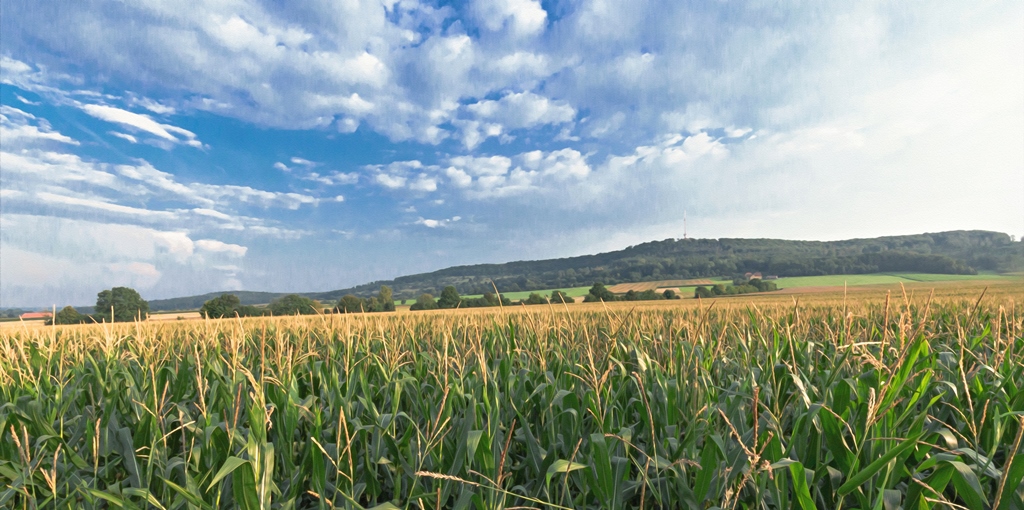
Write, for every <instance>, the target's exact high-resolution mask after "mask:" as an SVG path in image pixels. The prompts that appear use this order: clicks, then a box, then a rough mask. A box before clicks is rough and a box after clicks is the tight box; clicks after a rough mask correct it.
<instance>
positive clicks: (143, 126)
mask: <svg viewBox="0 0 1024 510" xmlns="http://www.w3.org/2000/svg"><path fill="white" fill-rule="evenodd" d="M80 108H81V109H82V111H84V112H85V113H88V114H89V115H92V116H93V117H96V118H97V119H100V120H105V121H107V122H113V123H115V124H120V125H122V126H125V127H129V128H134V129H136V130H138V131H143V132H146V133H149V134H151V135H156V136H157V137H159V138H161V139H163V140H165V141H168V142H172V143H184V144H185V145H190V146H192V147H199V148H201V147H202V146H203V144H202V142H200V141H199V140H197V139H196V135H195V133H193V132H191V131H189V130H187V129H183V128H180V127H177V126H173V125H171V124H161V123H159V122H157V121H155V120H153V118H152V117H150V116H149V115H144V114H141V113H134V112H130V111H128V110H122V109H121V108H115V107H113V106H106V105H98V104H84V105H81V106H80Z"/></svg>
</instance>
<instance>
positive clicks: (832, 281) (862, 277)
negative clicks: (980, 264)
mask: <svg viewBox="0 0 1024 510" xmlns="http://www.w3.org/2000/svg"><path fill="white" fill-rule="evenodd" d="M1013 279H1019V278H1015V277H1013V276H1004V275H996V274H980V275H957V274H952V275H951V274H927V273H891V274H890V273H876V274H851V275H827V276H795V277H786V278H779V279H778V280H774V281H775V284H776V285H778V286H779V288H780V289H791V288H796V287H836V286H838V287H842V286H843V285H844V284H845V285H877V284H886V283H901V282H903V283H910V282H947V281H955V282H971V281H990V280H994V281H998V280H1013Z"/></svg>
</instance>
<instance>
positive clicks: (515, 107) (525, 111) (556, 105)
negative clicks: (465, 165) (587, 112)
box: [455, 92, 576, 149]
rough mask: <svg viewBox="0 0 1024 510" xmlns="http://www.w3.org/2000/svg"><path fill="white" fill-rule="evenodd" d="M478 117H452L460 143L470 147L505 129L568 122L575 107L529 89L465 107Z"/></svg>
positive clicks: (499, 133)
mask: <svg viewBox="0 0 1024 510" xmlns="http://www.w3.org/2000/svg"><path fill="white" fill-rule="evenodd" d="M465 109H466V111H468V112H469V113H470V114H471V115H473V116H474V117H476V118H477V119H478V120H474V121H468V120H461V121H456V122H455V125H456V126H459V127H460V128H461V129H462V133H463V144H464V145H465V146H466V147H467V148H469V149H472V148H474V147H476V146H477V145H479V144H480V143H481V142H482V141H483V140H485V139H487V138H490V137H494V136H500V135H501V134H502V133H503V132H504V131H506V130H509V129H522V128H533V127H537V126H543V125H546V124H564V123H567V122H572V120H573V119H574V118H575V117H576V110H575V109H574V108H573V107H572V106H570V105H569V104H568V103H567V102H565V101H552V100H550V99H548V98H546V97H543V96H540V95H537V94H534V93H532V92H519V93H509V94H506V95H505V96H503V97H502V98H501V99H499V100H491V99H488V100H484V101H478V102H476V103H473V104H470V105H467V106H466V107H465Z"/></svg>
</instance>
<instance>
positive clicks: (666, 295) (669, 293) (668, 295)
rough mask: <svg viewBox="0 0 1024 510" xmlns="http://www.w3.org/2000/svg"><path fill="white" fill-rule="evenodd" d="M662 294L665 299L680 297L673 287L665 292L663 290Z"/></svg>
mask: <svg viewBox="0 0 1024 510" xmlns="http://www.w3.org/2000/svg"><path fill="white" fill-rule="evenodd" d="M661 295H662V296H663V297H664V298H665V299H679V294H677V293H676V291H674V290H672V289H665V292H662V293H661Z"/></svg>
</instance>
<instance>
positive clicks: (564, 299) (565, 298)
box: [551, 290, 576, 305]
mask: <svg viewBox="0 0 1024 510" xmlns="http://www.w3.org/2000/svg"><path fill="white" fill-rule="evenodd" d="M575 301H576V300H574V299H573V298H571V297H569V295H568V294H566V293H564V292H562V291H560V290H553V291H551V303H552V304H556V305H561V304H564V303H574V302H575Z"/></svg>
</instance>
